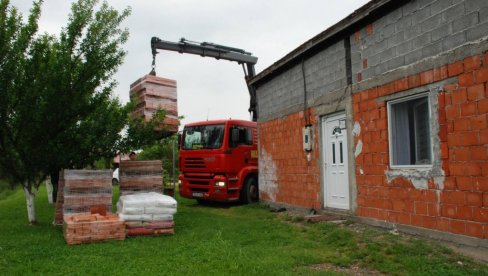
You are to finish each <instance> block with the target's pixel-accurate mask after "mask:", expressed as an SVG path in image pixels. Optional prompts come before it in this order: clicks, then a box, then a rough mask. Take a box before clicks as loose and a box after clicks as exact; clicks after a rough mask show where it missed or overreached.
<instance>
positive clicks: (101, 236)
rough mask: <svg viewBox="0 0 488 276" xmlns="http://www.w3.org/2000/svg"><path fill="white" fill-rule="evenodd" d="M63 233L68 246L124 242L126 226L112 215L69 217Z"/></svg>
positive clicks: (65, 219)
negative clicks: (108, 241)
mask: <svg viewBox="0 0 488 276" xmlns="http://www.w3.org/2000/svg"><path fill="white" fill-rule="evenodd" d="M63 233H64V238H65V240H66V242H67V243H68V244H82V243H92V242H99V241H105V240H124V239H125V224H124V222H123V221H122V220H120V219H119V217H118V216H117V215H115V214H111V213H107V214H105V215H103V214H98V213H97V214H88V215H84V214H82V215H74V216H67V217H65V218H64V227H63Z"/></svg>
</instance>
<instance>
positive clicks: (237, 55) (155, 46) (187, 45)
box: [150, 37, 258, 122]
mask: <svg viewBox="0 0 488 276" xmlns="http://www.w3.org/2000/svg"><path fill="white" fill-rule="evenodd" d="M151 50H152V54H153V64H152V71H151V73H150V74H151V75H156V69H155V67H156V63H155V61H156V54H157V53H158V52H157V50H167V51H174V52H178V53H181V54H183V53H184V54H194V55H200V56H202V57H213V58H216V59H224V60H228V61H235V62H237V63H238V64H241V65H242V68H243V70H244V76H245V78H244V79H245V81H246V85H247V89H248V90H249V96H250V98H251V99H250V103H249V112H250V113H251V115H252V120H253V121H254V122H256V121H257V109H256V106H257V100H256V90H255V89H254V87H253V86H252V85H250V84H249V80H250V79H251V78H253V77H254V76H255V75H256V72H255V70H254V64H256V62H257V61H258V58H257V57H255V56H253V55H252V54H251V53H249V52H246V51H244V50H242V49H238V48H234V47H228V46H224V45H219V44H215V43H209V42H202V43H198V42H193V41H190V40H186V39H184V38H182V39H180V41H179V42H171V41H165V40H161V39H159V38H157V37H153V38H151Z"/></svg>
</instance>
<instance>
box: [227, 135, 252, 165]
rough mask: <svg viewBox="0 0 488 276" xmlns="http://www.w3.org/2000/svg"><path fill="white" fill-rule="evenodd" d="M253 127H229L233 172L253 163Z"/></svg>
mask: <svg viewBox="0 0 488 276" xmlns="http://www.w3.org/2000/svg"><path fill="white" fill-rule="evenodd" d="M252 133H253V132H252V128H250V127H244V126H231V127H230V128H229V149H230V150H231V152H232V160H233V162H232V164H229V165H231V167H232V169H231V171H232V172H235V173H238V172H239V171H240V170H241V169H242V168H243V167H245V166H249V164H250V163H251V150H252V137H253V136H252Z"/></svg>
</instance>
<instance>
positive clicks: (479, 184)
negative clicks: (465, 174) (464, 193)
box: [473, 177, 488, 192]
mask: <svg viewBox="0 0 488 276" xmlns="http://www.w3.org/2000/svg"><path fill="white" fill-rule="evenodd" d="M473 188H474V190H475V191H483V192H488V177H476V178H475V179H474V181H473Z"/></svg>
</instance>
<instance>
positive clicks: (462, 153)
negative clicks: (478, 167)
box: [453, 148, 471, 161]
mask: <svg viewBox="0 0 488 276" xmlns="http://www.w3.org/2000/svg"><path fill="white" fill-rule="evenodd" d="M470 154H471V151H470V150H469V148H456V149H453V157H454V160H455V161H469V160H470V159H471V157H470Z"/></svg>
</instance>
